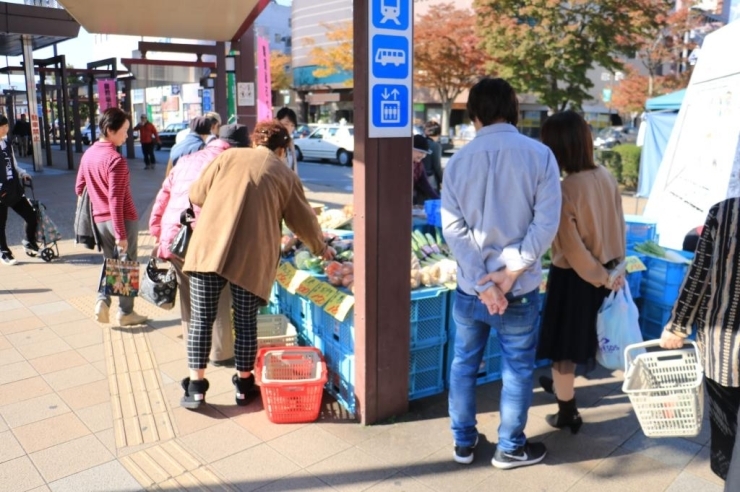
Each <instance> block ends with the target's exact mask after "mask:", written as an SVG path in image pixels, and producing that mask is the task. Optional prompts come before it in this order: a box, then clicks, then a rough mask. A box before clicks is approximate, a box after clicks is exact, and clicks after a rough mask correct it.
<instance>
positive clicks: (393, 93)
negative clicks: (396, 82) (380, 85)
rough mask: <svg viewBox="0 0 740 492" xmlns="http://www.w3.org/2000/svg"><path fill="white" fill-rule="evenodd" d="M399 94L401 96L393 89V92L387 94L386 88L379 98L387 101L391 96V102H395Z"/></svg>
mask: <svg viewBox="0 0 740 492" xmlns="http://www.w3.org/2000/svg"><path fill="white" fill-rule="evenodd" d="M400 94H401V93H400V92H398V89H393V90H392V91H391V92H390V93H389V92H388V88H387V87H386V88H385V89H384V90H383V93H382V94H381V96H382V97H383V99H388V98H390V97H391V96H393V100H394V101H395V100H397V99H398V96H399V95H400Z"/></svg>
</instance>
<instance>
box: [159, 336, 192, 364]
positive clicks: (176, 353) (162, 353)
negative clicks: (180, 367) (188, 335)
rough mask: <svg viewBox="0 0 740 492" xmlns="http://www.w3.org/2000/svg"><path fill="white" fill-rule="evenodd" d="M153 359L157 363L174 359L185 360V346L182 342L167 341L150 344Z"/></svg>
mask: <svg viewBox="0 0 740 492" xmlns="http://www.w3.org/2000/svg"><path fill="white" fill-rule="evenodd" d="M152 350H153V351H154V359H155V360H156V361H157V363H158V364H166V363H168V362H172V361H176V360H185V359H186V357H187V348H186V347H185V345H184V344H182V343H175V342H172V341H168V343H167V344H162V345H159V346H152Z"/></svg>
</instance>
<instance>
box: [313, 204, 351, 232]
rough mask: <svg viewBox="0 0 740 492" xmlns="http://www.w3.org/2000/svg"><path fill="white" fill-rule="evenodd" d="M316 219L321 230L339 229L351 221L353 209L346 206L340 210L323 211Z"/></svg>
mask: <svg viewBox="0 0 740 492" xmlns="http://www.w3.org/2000/svg"><path fill="white" fill-rule="evenodd" d="M316 218H317V219H318V221H319V225H320V226H321V228H322V229H339V228H340V227H343V226H345V225H347V224H349V223H350V222H351V221H352V219H353V218H354V208H353V207H352V205H347V206H345V207H344V208H343V209H342V210H337V209H332V210H325V211H324V212H323V213H321V214H320V215H318V216H317V217H316Z"/></svg>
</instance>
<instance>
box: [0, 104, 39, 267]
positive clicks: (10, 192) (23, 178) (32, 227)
mask: <svg viewBox="0 0 740 492" xmlns="http://www.w3.org/2000/svg"><path fill="white" fill-rule="evenodd" d="M8 129H9V122H8V118H6V117H5V116H3V115H0V155H1V156H2V161H1V162H2V166H3V170H2V172H0V262H1V263H2V264H4V265H15V264H16V263H17V262H16V259H15V257H14V256H13V252H12V251H10V247H9V246H8V240H7V238H6V236H5V226H6V224H7V222H8V209H9V208H12V209H13V211H14V212H15V213H17V214H18V215H20V216H21V218H22V219H23V220H24V222H25V223H26V239H24V240H23V247H24V248H25V250H26V252H27V253H28V254H29V255H31V256H36V255H37V254H38V251H39V246H38V244H36V227H37V226H38V218H37V215H36V210H34V208H33V207H32V206H31V202H29V201H28V198H26V195H25V190H24V189H23V184H24V183H26V184H29V185H30V184H31V176H30V175H29V174H28V173H27V172H25V171H24V170H23V169H21V168H20V167H18V163H17V162H16V160H15V155H14V154H13V146H12V145H10V143H9V142H8V140H7V136H8Z"/></svg>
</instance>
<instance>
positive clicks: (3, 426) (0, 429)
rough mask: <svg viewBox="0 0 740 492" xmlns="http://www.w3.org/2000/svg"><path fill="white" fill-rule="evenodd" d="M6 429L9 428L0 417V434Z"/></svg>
mask: <svg viewBox="0 0 740 492" xmlns="http://www.w3.org/2000/svg"><path fill="white" fill-rule="evenodd" d="M8 429H9V427H8V425H7V424H6V423H5V420H4V419H3V418H2V417H0V432H5V431H6V430H8Z"/></svg>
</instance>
